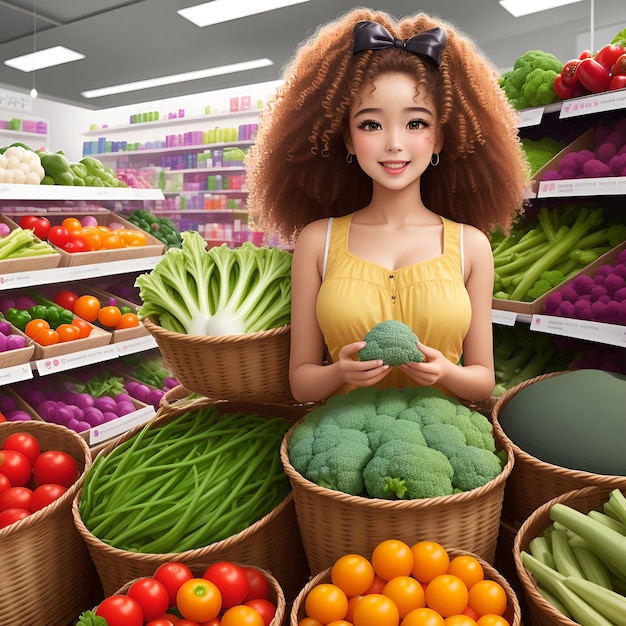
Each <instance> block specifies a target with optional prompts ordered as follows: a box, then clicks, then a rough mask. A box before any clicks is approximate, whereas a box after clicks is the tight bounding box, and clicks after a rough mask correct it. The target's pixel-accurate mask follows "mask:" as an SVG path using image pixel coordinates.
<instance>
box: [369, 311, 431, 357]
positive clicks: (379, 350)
mask: <svg viewBox="0 0 626 626" xmlns="http://www.w3.org/2000/svg"><path fill="white" fill-rule="evenodd" d="M363 341H365V343H366V344H367V345H366V346H365V348H363V349H362V350H361V351H360V352H359V360H360V361H373V360H377V359H381V360H382V362H383V363H384V364H385V365H402V364H404V363H410V362H411V361H414V362H416V363H421V362H422V361H423V360H424V353H423V352H422V351H421V350H419V349H418V347H417V342H418V341H419V339H418V338H417V335H416V334H415V333H414V332H413V331H412V330H411V329H410V327H409V326H407V325H406V324H404V323H402V322H400V321H398V320H385V321H384V322H379V323H378V324H376V326H374V327H373V328H372V329H371V330H370V331H369V332H368V333H367V334H366V335H365V337H364V338H363Z"/></svg>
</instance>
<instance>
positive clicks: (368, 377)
mask: <svg viewBox="0 0 626 626" xmlns="http://www.w3.org/2000/svg"><path fill="white" fill-rule="evenodd" d="M363 348H365V342H364V341H357V342H355V343H349V344H348V345H346V346H344V347H343V348H341V350H340V351H339V359H338V361H337V366H338V369H339V374H340V376H341V380H342V381H343V382H344V383H345V384H347V385H353V386H355V387H371V386H372V385H375V384H376V383H379V382H380V381H381V380H382V379H383V378H385V376H387V374H388V373H389V370H390V367H389V365H384V364H383V362H382V361H381V360H380V359H376V360H373V361H359V360H358V357H357V358H355V355H356V354H357V353H358V351H359V350H362V349H363Z"/></svg>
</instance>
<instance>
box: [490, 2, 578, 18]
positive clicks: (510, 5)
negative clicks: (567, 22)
mask: <svg viewBox="0 0 626 626" xmlns="http://www.w3.org/2000/svg"><path fill="white" fill-rule="evenodd" d="M576 2H582V0H500V5H501V6H502V8H504V9H506V10H507V11H508V12H509V13H510V14H511V15H512V16H513V17H521V16H523V15H530V14H531V13H539V12H540V11H547V10H548V9H555V8H557V7H562V6H565V5H567V4H575V3H576Z"/></svg>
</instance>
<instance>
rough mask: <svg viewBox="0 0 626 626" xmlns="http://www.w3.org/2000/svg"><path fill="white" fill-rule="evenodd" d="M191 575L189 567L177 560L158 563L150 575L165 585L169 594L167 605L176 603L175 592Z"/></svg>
mask: <svg viewBox="0 0 626 626" xmlns="http://www.w3.org/2000/svg"><path fill="white" fill-rule="evenodd" d="M193 577H194V576H193V572H192V571H191V570H190V569H189V567H187V565H185V564H184V563H180V562H178V561H169V562H168V563H163V564H162V565H159V567H158V568H157V570H156V572H154V574H153V575H152V578H156V579H157V580H158V581H160V582H162V583H163V584H164V585H165V588H166V589H167V593H168V596H169V606H174V605H175V604H176V594H177V593H178V590H179V589H180V587H181V585H182V584H183V583H184V582H186V581H187V580H191V579H192V578H193Z"/></svg>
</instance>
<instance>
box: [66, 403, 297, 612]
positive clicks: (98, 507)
mask: <svg viewBox="0 0 626 626" xmlns="http://www.w3.org/2000/svg"><path fill="white" fill-rule="evenodd" d="M305 412H306V409H305V408H303V407H297V406H291V405H268V404H259V403H252V402H228V401H217V402H216V401H214V400H211V399H209V398H206V397H190V398H188V399H183V400H180V401H178V402H176V403H175V404H172V405H166V406H162V407H161V408H160V409H159V411H157V413H156V415H155V416H154V418H153V419H152V420H150V421H149V422H147V423H146V424H144V425H141V426H137V427H135V428H133V429H131V430H130V431H128V432H127V433H125V434H124V435H122V436H121V437H119V438H117V439H115V440H114V441H112V442H111V443H110V444H109V445H108V446H106V447H105V448H104V449H103V450H101V452H100V453H99V454H98V455H97V456H96V458H95V459H94V462H93V464H92V466H91V467H90V468H89V471H88V472H87V474H86V476H85V481H84V484H83V488H82V490H81V491H80V492H79V493H78V494H77V495H76V498H75V499H74V502H73V507H72V513H73V516H74V522H75V524H76V527H77V529H78V531H79V533H80V534H81V535H82V537H83V538H84V540H85V542H86V543H87V546H88V548H89V552H90V554H91V557H92V559H93V561H94V563H95V566H96V569H97V571H98V575H99V577H100V580H101V581H102V586H103V589H104V592H105V594H111V593H113V592H114V591H115V590H116V589H118V588H120V587H121V586H122V585H123V584H125V582H127V581H128V580H132V579H134V578H138V577H141V576H148V575H150V574H151V572H153V571H154V570H155V569H156V568H157V567H158V566H159V565H160V564H161V563H164V562H166V561H171V560H177V561H181V562H183V563H186V564H187V565H189V567H191V568H192V569H193V567H194V565H195V564H198V563H206V562H207V561H216V560H229V561H233V562H239V563H250V564H253V565H256V566H257V567H260V568H263V569H266V570H268V571H270V572H271V573H272V574H273V575H274V576H275V577H276V579H277V580H278V582H279V584H280V585H281V587H282V588H283V590H284V593H285V598H286V599H288V600H289V599H291V598H293V597H295V595H296V594H297V592H298V591H299V589H300V588H301V587H302V584H303V583H304V582H306V580H307V579H308V576H309V570H308V565H307V564H306V557H305V555H304V549H303V547H302V543H301V538H300V532H299V528H298V524H297V519H296V514H295V505H294V503H293V496H292V493H291V486H290V483H289V480H288V478H287V476H286V475H285V474H284V472H283V469H282V464H281V461H280V446H281V442H282V439H283V437H284V435H285V433H286V432H287V430H288V429H289V427H290V426H291V425H292V424H293V423H295V422H296V421H297V420H299V419H300V418H301V417H302V416H303V415H304V413H305Z"/></svg>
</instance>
